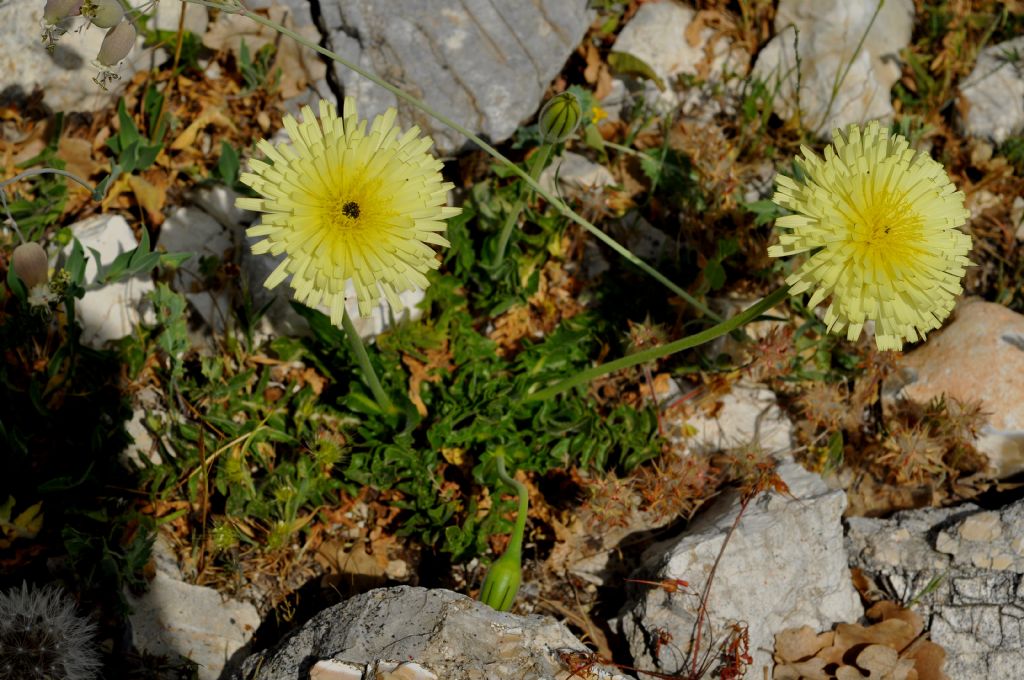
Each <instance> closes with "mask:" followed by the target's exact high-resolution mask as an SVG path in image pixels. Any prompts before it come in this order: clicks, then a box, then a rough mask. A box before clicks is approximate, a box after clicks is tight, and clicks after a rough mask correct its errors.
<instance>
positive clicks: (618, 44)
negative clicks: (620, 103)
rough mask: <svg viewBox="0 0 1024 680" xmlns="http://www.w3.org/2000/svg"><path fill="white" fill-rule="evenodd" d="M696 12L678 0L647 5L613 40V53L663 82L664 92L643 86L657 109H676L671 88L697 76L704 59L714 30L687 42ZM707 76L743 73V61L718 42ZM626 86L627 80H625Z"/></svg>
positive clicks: (638, 11) (727, 42)
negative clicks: (641, 64)
mask: <svg viewBox="0 0 1024 680" xmlns="http://www.w3.org/2000/svg"><path fill="white" fill-rule="evenodd" d="M695 16H696V12H695V11H694V10H693V8H691V7H688V6H686V5H684V4H682V3H681V2H677V0H667V1H665V2H653V3H646V4H643V5H641V6H640V9H639V10H637V13H636V14H635V15H633V18H632V19H630V20H629V23H627V24H626V25H625V27H623V29H622V31H621V32H620V33H619V35H618V37H617V38H616V39H615V45H614V46H613V47H612V51H613V52H622V53H625V54H629V55H631V56H633V57H636V58H637V59H640V60H641V61H643V62H644V63H645V64H647V65H648V66H650V67H651V69H652V70H653V71H654V72H655V73H656V74H658V77H659V78H661V80H662V81H664V84H665V91H664V92H659V91H658V90H657V87H656V86H655V85H654V84H653V83H645V85H644V89H645V98H646V99H647V101H648V103H649V104H652V105H654V106H655V108H657V109H659V110H668V109H671V108H672V107H673V106H675V105H676V104H677V103H678V101H679V97H678V95H677V93H676V91H675V88H674V87H673V86H674V84H675V80H676V79H677V78H678V77H679V76H683V75H688V76H695V77H697V76H700V75H701V73H702V71H701V65H702V64H703V62H704V61H705V60H706V59H707V55H706V52H705V48H706V46H707V43H708V41H709V40H711V38H712V36H713V35H714V33H715V31H714V30H713V29H711V28H709V27H705V28H702V29H701V30H700V34H699V39H698V40H697V41H696V44H691V42H690V41H689V40H688V39H687V36H686V31H687V29H688V27H689V26H690V24H691V23H692V22H693V19H694V17H695ZM712 50H713V51H712V58H711V60H710V63H709V64H708V65H707V73H708V74H709V75H710V77H711V78H712V79H716V80H717V79H721V78H722V77H723V75H724V73H725V72H728V71H733V72H736V71H743V70H745V64H744V63H743V61H744V60H743V58H742V57H741V56H740V55H739V54H738V53H737V52H734V51H733V50H732V45H731V43H730V42H729V41H728V40H719V41H718V42H716V43H715V44H714V47H713V48H712ZM626 83H627V85H628V84H629V81H628V79H627V81H626Z"/></svg>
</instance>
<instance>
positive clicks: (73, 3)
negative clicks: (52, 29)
mask: <svg viewBox="0 0 1024 680" xmlns="http://www.w3.org/2000/svg"><path fill="white" fill-rule="evenodd" d="M81 11H82V0H46V6H45V7H43V19H45V20H46V23H48V24H56V23H57V22H58V21H60V20H61V19H67V18H68V17H73V16H75V15H77V14H79V13H80V12H81Z"/></svg>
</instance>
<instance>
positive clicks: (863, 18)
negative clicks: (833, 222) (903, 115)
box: [753, 0, 914, 137]
mask: <svg viewBox="0 0 1024 680" xmlns="http://www.w3.org/2000/svg"><path fill="white" fill-rule="evenodd" d="M878 6H879V3H878V1H877V0H781V2H779V8H778V11H777V12H776V14H775V37H773V38H772V39H771V40H770V41H769V42H768V44H767V45H765V46H764V48H763V49H762V50H761V53H760V54H759V55H758V57H757V62H756V63H755V64H754V71H753V72H754V75H755V76H756V77H758V78H760V79H761V80H763V81H765V82H767V83H768V85H769V88H770V89H774V88H776V87H777V88H778V91H777V94H776V97H775V101H774V108H775V112H776V113H777V114H779V116H781V117H783V118H791V117H794V116H796V115H797V113H798V112H799V114H800V116H801V120H802V122H803V125H804V126H805V127H807V128H808V129H810V130H813V131H814V132H816V133H817V134H818V135H819V136H821V137H828V136H830V134H831V132H832V130H833V129H834V128H837V127H845V126H846V125H848V124H850V123H864V122H866V121H868V120H872V119H876V118H880V119H885V120H889V119H891V118H892V116H893V108H892V101H891V95H890V90H891V89H892V86H893V84H895V82H896V81H897V80H899V78H900V73H901V70H900V67H899V63H898V55H899V51H900V50H901V49H903V48H904V47H906V46H907V45H908V44H909V43H910V37H911V31H912V29H913V25H914V3H913V0H889V1H888V2H886V3H885V4H884V5H882V8H881V10H879V12H878V16H877V18H875V20H874V23H872V16H873V15H874V14H875V11H876V10H877V9H878ZM869 26H870V31H869V30H868V28H869ZM865 34H866V38H865V39H864V43H863V45H862V46H861V47H860V51H858V52H854V50H855V49H856V48H857V46H858V43H859V42H860V39H861V37H862V36H865ZM798 56H799V59H798ZM798 61H799V64H798V63H797V62H798ZM798 68H799V78H798V73H797V71H798ZM844 74H845V78H843V77H842V76H843V75H844ZM840 78H842V80H841V82H840V85H839V87H838V88H835V90H834V89H833V88H834V87H835V84H836V82H837V80H840ZM798 83H799V90H798V88H797V84H798Z"/></svg>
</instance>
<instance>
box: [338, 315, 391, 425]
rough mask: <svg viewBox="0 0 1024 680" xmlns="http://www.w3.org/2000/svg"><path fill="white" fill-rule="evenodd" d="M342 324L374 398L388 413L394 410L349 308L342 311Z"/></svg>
mask: <svg viewBox="0 0 1024 680" xmlns="http://www.w3.org/2000/svg"><path fill="white" fill-rule="evenodd" d="M341 326H342V328H344V330H345V335H347V336H348V343H349V345H350V346H351V347H352V353H353V354H355V355H356V362H358V363H359V368H361V369H363V378H364V379H365V380H366V385H367V387H369V388H370V391H371V392H373V398H374V399H376V400H377V405H378V406H380V407H381V409H382V410H383V411H385V412H387V413H391V412H393V411H394V410H395V406H394V404H392V403H391V398H390V397H389V396H388V394H387V392H385V391H384V388H383V387H382V386H381V384H380V380H379V379H378V378H377V372H376V371H374V370H373V364H371V363H370V355H368V354H367V353H366V346H365V345H363V339H362V337H360V335H359V332H358V331H357V330H356V327H355V324H353V323H352V319H351V318H350V317H349V315H348V310H347V309H346V310H343V312H342V315H341Z"/></svg>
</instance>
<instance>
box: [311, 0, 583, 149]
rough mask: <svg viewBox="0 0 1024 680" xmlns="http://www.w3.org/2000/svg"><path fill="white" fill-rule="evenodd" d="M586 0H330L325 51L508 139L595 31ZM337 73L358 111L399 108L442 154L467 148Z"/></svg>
mask: <svg viewBox="0 0 1024 680" xmlns="http://www.w3.org/2000/svg"><path fill="white" fill-rule="evenodd" d="M587 4H588V3H587V1H586V0H502V1H501V2H493V1H492V0H355V1H353V0H326V1H325V2H322V3H321V5H320V9H321V23H322V26H321V29H322V30H324V32H325V33H326V36H327V45H328V47H329V48H330V49H332V50H334V51H336V52H338V53H339V54H340V55H341V56H343V57H345V58H346V59H349V60H351V61H353V62H355V63H356V64H358V65H360V66H362V67H365V68H368V69H369V70H371V71H373V72H374V73H376V74H377V75H378V76H381V77H382V78H384V79H385V80H387V81H388V82H390V83H393V84H395V85H397V86H399V87H401V88H403V89H404V90H406V91H407V92H409V93H411V94H413V95H415V96H417V97H420V98H422V99H424V100H425V101H426V102H427V103H428V104H429V105H430V106H432V107H433V108H435V109H436V110H438V111H440V112H441V113H443V114H444V115H446V116H449V117H451V118H453V119H454V120H456V121H458V122H459V123H461V124H463V125H465V126H466V127H467V128H469V129H470V130H472V131H474V132H476V133H481V134H483V135H485V136H487V137H488V138H489V139H490V140H491V141H492V142H501V141H504V140H506V139H508V138H509V137H510V136H511V135H512V133H513V132H514V131H515V129H516V128H517V127H518V126H519V125H520V124H522V123H523V122H525V121H526V120H528V119H529V118H530V117H531V116H532V115H533V114H534V113H535V112H536V111H537V108H538V106H539V105H540V101H541V97H542V95H543V94H544V90H545V89H546V88H547V86H548V84H549V83H550V82H551V80H552V79H553V78H554V77H555V76H556V75H557V74H558V73H559V72H560V71H561V70H562V67H563V66H564V65H565V61H566V59H568V57H569V55H570V54H572V51H573V50H574V49H576V46H577V45H578V44H579V42H580V40H581V39H582V38H583V34H584V32H585V31H586V29H587V26H589V24H590V21H591V18H592V16H593V12H592V11H590V10H588V9H587ZM335 75H336V77H337V80H338V82H339V83H341V85H342V87H343V89H344V94H346V95H352V96H354V97H355V98H356V101H357V102H358V103H359V107H360V115H361V116H363V117H370V118H372V117H373V116H376V115H378V114H381V113H383V112H384V111H385V110H387V108H388V107H391V106H394V107H396V108H397V109H398V112H399V118H400V120H401V122H402V124H403V125H405V126H408V125H410V124H413V123H415V124H416V125H419V127H420V129H422V130H423V131H424V132H426V133H427V134H429V135H430V136H432V137H433V139H434V143H435V144H436V146H437V150H438V152H439V153H441V154H451V153H453V152H455V151H457V150H458V149H459V148H460V147H462V145H463V144H464V143H465V141H466V140H465V139H464V138H463V137H462V136H461V135H459V134H458V133H456V132H454V131H452V130H450V129H448V128H447V127H445V126H443V125H441V124H440V123H438V122H436V121H435V120H434V119H433V118H430V117H428V116H427V115H426V114H424V113H422V112H420V111H418V110H416V109H413V108H412V107H410V106H409V105H408V104H406V103H404V102H398V100H397V98H396V97H395V96H394V95H392V94H391V93H390V92H387V91H386V90H384V89H382V88H380V87H379V86H377V85H374V84H373V83H371V82H370V81H368V80H366V79H364V78H363V77H362V76H360V75H357V74H356V73H354V72H352V71H350V70H348V69H346V68H345V67H343V66H341V65H336V66H335Z"/></svg>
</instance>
